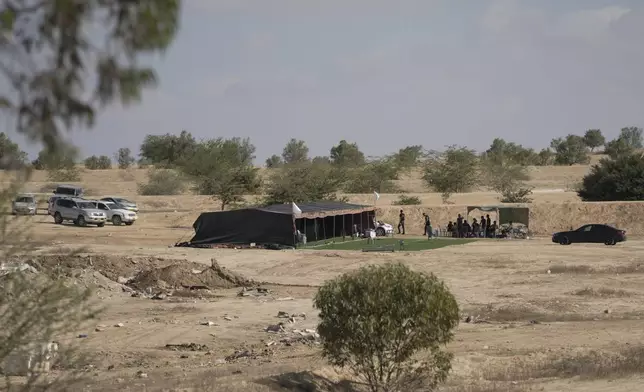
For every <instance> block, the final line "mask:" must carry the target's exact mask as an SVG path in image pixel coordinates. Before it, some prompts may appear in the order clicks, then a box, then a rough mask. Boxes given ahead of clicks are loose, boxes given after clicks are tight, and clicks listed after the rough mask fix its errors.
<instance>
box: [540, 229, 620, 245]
mask: <svg viewBox="0 0 644 392" xmlns="http://www.w3.org/2000/svg"><path fill="white" fill-rule="evenodd" d="M624 241H626V231H625V230H620V229H616V228H614V227H612V226H609V225H602V224H590V225H584V226H581V227H580V228H578V229H577V230H570V231H562V232H559V233H554V234H553V235H552V242H556V243H558V244H561V245H570V244H574V243H598V244H601V243H603V244H606V245H616V244H617V243H618V242H624Z"/></svg>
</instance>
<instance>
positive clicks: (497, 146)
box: [483, 138, 538, 166]
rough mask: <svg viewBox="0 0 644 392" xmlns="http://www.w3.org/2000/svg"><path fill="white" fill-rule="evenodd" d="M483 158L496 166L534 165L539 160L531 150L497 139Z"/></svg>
mask: <svg viewBox="0 0 644 392" xmlns="http://www.w3.org/2000/svg"><path fill="white" fill-rule="evenodd" d="M483 158H485V160H486V161H490V162H492V163H494V164H516V165H524V166H528V165H534V164H536V162H537V160H538V156H537V154H536V153H535V152H534V150H533V149H531V148H525V147H523V146H522V145H520V144H516V143H512V142H506V141H505V140H503V139H501V138H495V139H494V140H493V141H492V144H491V145H490V148H488V149H487V150H486V151H485V153H483Z"/></svg>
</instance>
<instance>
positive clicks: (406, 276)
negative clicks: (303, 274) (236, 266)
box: [314, 264, 459, 392]
mask: <svg viewBox="0 0 644 392" xmlns="http://www.w3.org/2000/svg"><path fill="white" fill-rule="evenodd" d="M314 306H315V307H316V308H317V309H319V310H320V316H319V317H320V324H319V325H318V331H319V333H320V336H321V337H322V352H323V355H324V356H325V357H326V358H327V359H328V360H329V361H330V362H331V364H333V365H335V366H339V367H347V368H348V369H350V370H351V371H353V372H354V373H355V374H356V376H358V377H360V378H362V379H364V380H365V382H366V383H367V385H368V386H369V389H370V390H371V391H372V392H380V391H393V390H401V389H409V388H411V389H412V390H413V389H414V388H419V387H421V386H422V389H423V390H426V391H431V390H434V388H435V387H436V386H437V385H439V384H440V383H442V382H444V381H445V379H446V378H447V375H448V373H449V371H450V369H451V358H452V355H451V354H450V353H448V352H447V351H444V350H443V349H442V348H441V346H442V345H444V344H446V343H447V342H449V341H450V340H451V339H452V336H453V333H452V330H453V328H454V327H456V325H458V321H459V313H458V305H457V303H456V300H455V298H454V296H453V295H452V294H451V293H450V292H449V290H448V289H447V287H446V286H445V285H444V283H443V282H441V281H439V280H438V279H437V278H436V277H435V276H434V275H425V274H421V273H418V272H414V271H411V270H410V269H409V268H408V267H406V266H404V265H402V264H386V265H382V266H375V265H372V266H367V267H363V268H361V269H360V270H358V271H357V272H354V273H350V274H346V275H343V276H341V277H339V278H336V279H334V280H331V281H329V282H327V283H326V284H325V285H324V286H322V287H321V288H320V290H319V291H318V294H317V295H316V297H315V300H314ZM416 355H419V357H418V358H416V357H415V356H416ZM419 358H420V359H421V360H420V361H418V359H419Z"/></svg>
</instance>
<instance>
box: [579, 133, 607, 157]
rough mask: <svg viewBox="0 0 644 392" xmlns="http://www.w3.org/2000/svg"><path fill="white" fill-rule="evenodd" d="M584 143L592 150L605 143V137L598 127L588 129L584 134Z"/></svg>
mask: <svg viewBox="0 0 644 392" xmlns="http://www.w3.org/2000/svg"><path fill="white" fill-rule="evenodd" d="M584 143H585V144H586V147H588V148H590V151H591V152H594V151H595V149H596V148H597V147H601V146H603V145H604V144H606V138H605V137H604V135H603V134H602V131H601V130H600V129H589V130H587V131H586V133H585V134H584Z"/></svg>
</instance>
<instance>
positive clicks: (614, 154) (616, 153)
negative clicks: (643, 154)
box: [604, 137, 635, 159]
mask: <svg viewBox="0 0 644 392" xmlns="http://www.w3.org/2000/svg"><path fill="white" fill-rule="evenodd" d="M633 152H635V149H634V148H633V146H631V145H630V144H629V143H628V141H627V140H626V139H623V138H620V137H618V138H617V139H613V140H611V141H609V142H608V143H606V147H604V154H606V155H608V156H609V157H610V158H613V159H617V158H619V157H621V156H624V155H629V154H632V153H633Z"/></svg>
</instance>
